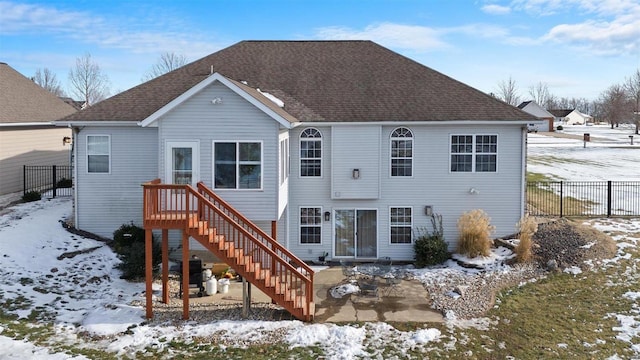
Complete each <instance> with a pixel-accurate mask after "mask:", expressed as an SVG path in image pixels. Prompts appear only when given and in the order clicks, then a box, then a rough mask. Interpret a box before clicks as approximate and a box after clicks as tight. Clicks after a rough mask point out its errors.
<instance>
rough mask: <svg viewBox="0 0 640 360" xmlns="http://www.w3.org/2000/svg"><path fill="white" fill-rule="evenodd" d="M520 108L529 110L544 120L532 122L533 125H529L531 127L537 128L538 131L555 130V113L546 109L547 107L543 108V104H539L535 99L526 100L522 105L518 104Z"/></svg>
mask: <svg viewBox="0 0 640 360" xmlns="http://www.w3.org/2000/svg"><path fill="white" fill-rule="evenodd" d="M518 109H521V110H522V111H524V112H527V113H529V114H531V115H533V116H535V117H537V118H540V119H541V120H543V121H541V122H538V123H532V124H531V126H530V127H529V128H530V129H531V128H533V129H536V132H537V131H553V129H554V127H553V120H554V116H553V114H552V113H550V112H548V111H547V110H545V108H543V107H542V106H540V105H538V103H537V102H535V101H533V100H530V101H525V102H523V103H521V104H520V105H518Z"/></svg>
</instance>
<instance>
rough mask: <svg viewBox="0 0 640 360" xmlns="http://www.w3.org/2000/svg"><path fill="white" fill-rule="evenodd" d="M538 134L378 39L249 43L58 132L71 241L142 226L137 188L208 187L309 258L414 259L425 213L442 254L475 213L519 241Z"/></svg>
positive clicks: (523, 119) (508, 109)
mask: <svg viewBox="0 0 640 360" xmlns="http://www.w3.org/2000/svg"><path fill="white" fill-rule="evenodd" d="M534 120H536V117H534V116H532V115H530V114H528V113H526V112H524V111H521V110H519V109H517V108H515V107H513V106H510V105H508V104H506V103H504V102H502V101H500V100H497V99H495V98H493V97H491V96H489V95H487V94H485V93H482V92H480V91H478V90H476V89H473V88H471V87H469V86H467V85H465V84H463V83H461V82H458V81H456V80H454V79H452V78H450V77H448V76H446V75H443V74H441V73H439V72H437V71H434V70H432V69H430V68H428V67H426V66H424V65H422V64H419V63H417V62H415V61H413V60H411V59H409V58H406V57H404V56H402V55H399V54H397V53H395V52H393V51H390V50H389V49H386V48H384V47H382V46H380V45H378V44H376V43H373V42H371V41H243V42H240V43H237V44H235V45H233V46H230V47H228V48H225V49H223V50H220V51H218V52H216V53H213V54H211V55H209V56H206V57H204V58H202V59H200V60H197V61H195V62H193V63H190V64H188V65H185V66H184V67H181V68H179V69H177V70H174V71H172V72H170V73H167V74H165V75H162V76H160V77H158V78H156V79H153V80H150V81H148V82H146V83H143V84H141V85H139V86H136V87H134V88H132V89H130V90H127V91H125V92H123V93H120V94H118V95H116V96H114V97H112V98H110V99H107V100H104V101H102V102H100V103H98V104H95V105H94V106H92V107H90V108H87V109H85V110H82V111H80V112H78V113H76V114H73V115H71V116H68V117H66V118H65V119H63V120H61V121H59V122H58V124H59V125H60V126H70V127H72V128H73V130H74V131H73V133H74V141H73V143H74V152H75V156H74V159H75V164H74V165H75V184H76V188H75V208H74V209H75V214H74V220H75V226H76V227H77V228H79V229H82V230H86V231H89V232H93V233H96V234H99V235H102V236H107V237H110V236H111V234H112V233H113V231H114V230H115V229H117V228H118V227H119V226H120V225H121V224H123V223H128V222H131V221H133V222H134V223H138V224H140V223H141V222H142V219H141V217H142V200H143V199H142V196H143V194H142V190H141V184H142V183H144V182H146V181H149V180H152V179H155V178H159V179H160V180H161V182H163V183H173V184H193V185H195V184H196V183H197V182H203V183H204V184H205V185H206V186H207V187H209V188H210V189H211V190H212V191H213V192H215V193H216V194H217V195H218V196H220V197H222V198H223V199H224V200H226V201H227V202H228V203H230V204H231V205H232V206H233V207H234V208H236V209H237V210H238V211H239V212H240V213H242V214H244V215H245V216H246V217H247V218H249V219H251V220H252V221H253V222H254V223H255V224H257V225H258V226H260V227H261V228H262V229H264V230H265V231H266V232H268V233H271V232H273V234H274V235H275V237H276V238H277V240H278V241H279V242H280V243H281V244H283V245H284V246H285V247H286V248H288V249H289V250H290V251H292V252H293V253H294V254H296V255H297V256H298V257H299V258H301V259H303V260H315V259H317V258H318V256H319V255H321V254H323V253H324V252H327V253H329V257H330V258H333V259H338V258H348V259H373V258H377V257H380V256H390V257H391V258H393V259H395V260H411V259H413V256H414V254H413V247H412V243H413V234H414V231H416V229H419V228H421V227H430V225H431V223H430V214H432V213H437V214H441V215H442V217H443V225H444V232H445V238H446V240H447V241H448V242H449V243H450V245H451V248H453V247H454V245H455V244H456V241H457V233H458V230H457V228H456V223H457V220H458V218H459V217H460V215H462V214H463V213H464V212H466V211H469V210H472V209H478V208H480V209H483V210H484V211H485V212H487V213H488V214H489V216H490V217H491V219H492V224H493V225H495V227H496V233H495V235H496V236H502V235H507V234H511V233H513V232H515V225H516V223H517V222H518V220H519V219H520V217H521V216H522V215H523V214H524V208H525V197H524V186H525V185H524V184H525V161H526V136H527V123H529V122H531V121H534ZM174 237H175V236H174ZM172 241H174V244H178V243H179V242H178V243H176V242H175V241H179V239H178V240H172Z"/></svg>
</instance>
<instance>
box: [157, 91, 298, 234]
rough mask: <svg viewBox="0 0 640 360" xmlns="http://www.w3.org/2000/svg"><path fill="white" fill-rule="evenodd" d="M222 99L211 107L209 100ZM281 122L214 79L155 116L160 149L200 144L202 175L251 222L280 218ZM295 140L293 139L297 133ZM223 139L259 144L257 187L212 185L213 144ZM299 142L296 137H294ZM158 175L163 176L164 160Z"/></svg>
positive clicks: (207, 183) (203, 178) (200, 172)
mask: <svg viewBox="0 0 640 360" xmlns="http://www.w3.org/2000/svg"><path fill="white" fill-rule="evenodd" d="M214 98H221V99H222V100H223V101H222V103H219V104H215V105H213V104H212V103H211V99H214ZM281 130H282V129H281V127H280V124H279V123H278V122H277V121H276V120H274V119H273V118H271V117H269V116H268V115H266V114H265V113H264V112H262V111H261V110H260V109H258V108H256V107H255V106H254V105H252V104H251V103H249V102H247V100H245V99H243V98H242V97H241V96H239V95H237V94H236V93H234V92H233V91H231V90H230V89H228V88H227V87H226V86H224V85H223V84H221V83H218V82H214V83H213V84H211V85H209V86H208V87H206V88H205V89H203V90H201V91H200V92H198V93H197V94H195V95H193V96H192V97H191V98H189V99H187V100H185V101H184V102H183V103H182V104H180V105H179V106H177V107H176V108H174V109H173V110H171V111H170V112H168V113H167V114H165V115H163V116H162V118H160V119H159V120H158V132H159V134H158V135H159V137H160V146H161V149H160V150H159V151H160V152H161V153H162V154H164V153H165V149H164V146H165V144H166V141H168V140H171V141H195V140H197V141H199V142H200V151H199V153H200V169H199V170H200V171H199V174H200V178H198V179H196V182H199V181H202V182H203V183H204V184H205V185H206V186H208V187H209V188H211V189H213V190H215V191H216V192H217V194H218V195H219V196H220V197H222V198H223V199H224V200H225V201H227V202H228V203H230V204H231V205H233V207H235V208H236V210H238V211H239V212H241V213H242V214H243V215H245V216H246V217H248V218H249V219H251V220H252V221H272V220H275V219H277V218H278V215H279V214H280V213H281V210H282V209H284V206H279V202H280V201H279V199H281V200H282V201H283V202H284V203H286V196H283V197H282V198H281V197H280V194H279V192H280V190H281V189H286V187H285V188H283V187H281V186H279V179H278V176H279V171H280V170H279V166H278V162H279V154H278V152H279V146H280V145H279V141H280V140H281V138H279V135H280V133H281ZM296 139H297V137H296ZM218 142H221V143H224V142H231V143H237V142H248V143H256V142H260V143H261V151H262V155H261V162H262V166H261V188H260V189H243V190H223V189H215V188H214V153H215V151H214V144H215V143H218ZM296 143H297V141H296ZM160 165H161V166H162V168H161V169H160V171H159V174H162V175H163V177H164V174H166V171H165V168H164V167H165V162H164V161H163V162H162V163H161V164H160ZM162 180H163V181H166V180H165V179H162Z"/></svg>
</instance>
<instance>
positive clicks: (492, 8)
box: [481, 4, 511, 15]
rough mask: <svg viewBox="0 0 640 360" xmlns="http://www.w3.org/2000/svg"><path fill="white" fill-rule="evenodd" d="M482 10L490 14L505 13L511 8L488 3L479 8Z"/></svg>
mask: <svg viewBox="0 0 640 360" xmlns="http://www.w3.org/2000/svg"><path fill="white" fill-rule="evenodd" d="M481 10H482V11H484V12H485V13H487V14H491V15H506V14H509V13H510V12H511V8H510V7H508V6H502V5H496V4H489V5H485V6H483V7H482V8H481Z"/></svg>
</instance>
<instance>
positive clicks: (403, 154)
mask: <svg viewBox="0 0 640 360" xmlns="http://www.w3.org/2000/svg"><path fill="white" fill-rule="evenodd" d="M412 174H413V133H411V130H409V129H407V128H397V129H395V130H394V131H393V132H392V133H391V176H411V175H412Z"/></svg>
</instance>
